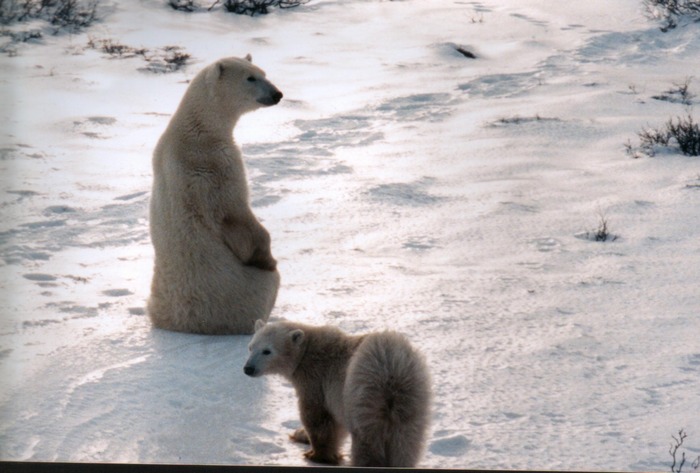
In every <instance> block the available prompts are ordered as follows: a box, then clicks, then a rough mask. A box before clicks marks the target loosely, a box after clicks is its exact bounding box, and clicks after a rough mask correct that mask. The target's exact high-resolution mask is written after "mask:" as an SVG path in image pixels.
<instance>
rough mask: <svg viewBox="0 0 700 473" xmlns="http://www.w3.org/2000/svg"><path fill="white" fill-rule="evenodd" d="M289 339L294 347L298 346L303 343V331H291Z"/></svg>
mask: <svg viewBox="0 0 700 473" xmlns="http://www.w3.org/2000/svg"><path fill="white" fill-rule="evenodd" d="M289 339H290V340H291V341H292V343H293V344H294V345H300V344H301V342H303V341H304V331H303V330H301V329H296V330H292V331H291V332H290V333H289Z"/></svg>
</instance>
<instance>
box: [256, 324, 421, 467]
mask: <svg viewBox="0 0 700 473" xmlns="http://www.w3.org/2000/svg"><path fill="white" fill-rule="evenodd" d="M255 328H256V332H255V335H254V336H253V340H252V341H251V342H250V345H249V348H250V357H249V358H248V361H247V362H246V364H245V367H244V372H245V374H247V375H248V376H253V377H257V376H262V375H265V374H273V373H274V374H281V375H282V376H284V377H285V378H287V379H288V380H289V381H291V382H292V384H293V385H294V388H295V389H296V392H297V396H298V398H299V411H300V415H301V422H302V424H303V425H304V430H299V431H297V432H295V433H294V434H293V435H292V439H293V440H296V441H299V442H307V443H310V444H311V450H309V451H308V452H306V454H305V455H306V457H307V458H308V459H310V460H313V461H316V462H320V463H331V464H337V463H339V461H340V459H341V455H340V446H341V443H342V441H343V439H344V438H345V436H346V435H347V433H348V432H349V433H350V435H351V438H352V464H353V465H354V466H389V467H412V466H415V465H416V464H417V463H418V460H419V458H420V456H421V454H422V452H423V449H424V445H425V440H426V431H427V427H428V420H429V410H430V398H431V393H430V378H429V374H428V369H427V367H426V364H425V362H424V360H423V357H422V356H421V355H420V354H419V353H418V352H416V351H415V350H414V349H413V348H412V347H411V345H410V344H409V342H408V340H407V339H406V338H405V337H404V336H403V335H401V334H398V333H396V332H390V331H386V332H379V333H371V334H367V335H360V336H352V335H347V334H345V333H343V332H341V331H340V330H338V329H336V328H333V327H330V326H323V327H312V326H308V325H303V324H297V323H292V322H277V323H270V324H264V323H263V322H262V321H258V322H257V323H256V327H255Z"/></svg>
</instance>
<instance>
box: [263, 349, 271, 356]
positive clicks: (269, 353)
mask: <svg viewBox="0 0 700 473" xmlns="http://www.w3.org/2000/svg"><path fill="white" fill-rule="evenodd" d="M262 354H263V355H272V352H271V351H270V350H268V349H267V348H265V349H264V350H263V351H262Z"/></svg>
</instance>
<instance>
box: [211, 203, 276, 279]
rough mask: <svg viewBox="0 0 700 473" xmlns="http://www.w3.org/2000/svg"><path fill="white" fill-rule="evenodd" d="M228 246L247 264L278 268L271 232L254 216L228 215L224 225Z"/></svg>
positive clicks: (272, 268)
mask: <svg viewBox="0 0 700 473" xmlns="http://www.w3.org/2000/svg"><path fill="white" fill-rule="evenodd" d="M222 232H223V239H224V242H225V243H226V246H228V248H229V249H230V250H231V252H232V253H233V254H234V255H236V257H237V258H238V259H239V260H240V261H241V263H243V264H244V265H246V266H254V267H256V268H260V269H263V270H266V271H274V270H275V269H277V261H276V260H275V258H273V257H272V250H271V241H270V234H269V233H268V231H267V230H266V229H265V227H263V226H262V225H261V224H260V222H258V221H257V219H256V218H255V217H254V216H252V215H251V216H250V217H249V218H246V219H244V218H235V217H227V218H225V219H224V221H223V225H222Z"/></svg>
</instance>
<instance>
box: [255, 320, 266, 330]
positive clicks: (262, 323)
mask: <svg viewBox="0 0 700 473" xmlns="http://www.w3.org/2000/svg"><path fill="white" fill-rule="evenodd" d="M264 326H265V321H263V320H260V319H258V320H256V321H255V331H256V332H257V331H258V330H260V329H261V328H263V327H264Z"/></svg>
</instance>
